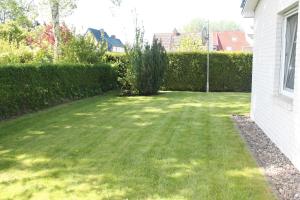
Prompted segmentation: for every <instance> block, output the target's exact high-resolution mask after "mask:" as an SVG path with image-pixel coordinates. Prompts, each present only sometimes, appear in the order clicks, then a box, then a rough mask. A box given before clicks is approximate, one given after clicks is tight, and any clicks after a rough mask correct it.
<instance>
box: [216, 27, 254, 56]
mask: <svg viewBox="0 0 300 200" xmlns="http://www.w3.org/2000/svg"><path fill="white" fill-rule="evenodd" d="M214 45H216V46H217V48H218V50H223V51H226V50H229V51H243V50H244V49H245V48H248V47H249V46H250V44H249V43H248V41H247V38H246V34H245V33H244V32H241V31H225V32H216V33H214Z"/></svg>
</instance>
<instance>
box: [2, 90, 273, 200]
mask: <svg viewBox="0 0 300 200" xmlns="http://www.w3.org/2000/svg"><path fill="white" fill-rule="evenodd" d="M249 102H250V95H249V94H242V93H211V94H206V93H192V92H165V93H163V94H160V95H157V96H152V97H118V96H117V95H116V93H114V92H111V93H108V94H105V95H104V96H99V97H94V98H89V99H85V100H81V101H77V102H73V103H69V104H65V105H61V106H57V107H55V108H51V109H48V110H45V111H42V112H38V113H34V114H29V115H26V116H23V117H20V118H18V119H14V120H9V121H5V122H1V123H0V199H43V200H44V199H129V200H130V199H172V200H174V199H205V200H206V199H220V200H227V199H228V200H229V199H230V200H232V199H233V200H234V199H237V200H241V199H242V200H245V199H253V200H260V199H261V200H268V199H274V196H273V194H272V192H271V190H270V188H269V186H268V184H267V183H266V180H265V178H264V176H263V175H262V173H261V172H260V170H259V168H258V167H257V164H256V162H255V161H254V159H253V158H252V157H251V155H250V153H249V151H248V149H247V147H246V146H245V144H244V142H243V140H242V139H241V137H240V135H239V133H238V131H237V129H236V128H235V125H234V123H233V122H232V120H231V115H232V114H245V113H248V112H249Z"/></svg>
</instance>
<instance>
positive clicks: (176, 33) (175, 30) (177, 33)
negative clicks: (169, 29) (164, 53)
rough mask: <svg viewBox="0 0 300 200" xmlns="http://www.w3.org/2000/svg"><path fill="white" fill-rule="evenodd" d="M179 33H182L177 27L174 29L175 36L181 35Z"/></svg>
mask: <svg viewBox="0 0 300 200" xmlns="http://www.w3.org/2000/svg"><path fill="white" fill-rule="evenodd" d="M179 35H180V33H179V32H178V31H177V29H176V28H174V30H173V36H179Z"/></svg>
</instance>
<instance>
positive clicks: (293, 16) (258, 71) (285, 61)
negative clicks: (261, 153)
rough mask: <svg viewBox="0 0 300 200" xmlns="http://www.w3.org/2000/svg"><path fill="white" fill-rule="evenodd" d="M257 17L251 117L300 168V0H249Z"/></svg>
mask: <svg viewBox="0 0 300 200" xmlns="http://www.w3.org/2000/svg"><path fill="white" fill-rule="evenodd" d="M242 9H243V11H242V14H243V16H244V17H251V18H254V32H255V38H254V48H253V55H254V59H253V81H252V82H253V84H252V85H253V89H252V105H251V117H252V119H253V120H254V121H255V122H256V123H257V124H258V125H259V126H260V127H261V128H262V129H263V131H264V132H265V133H266V134H267V135H268V136H269V137H270V138H271V140H272V141H273V142H274V143H275V144H276V145H277V146H278V147H279V148H280V149H281V151H282V152H283V153H284V154H286V156H287V157H288V158H289V159H290V160H291V161H292V162H293V163H294V165H295V166H296V167H297V168H298V169H300V41H299V40H300V37H299V35H300V29H299V28H298V27H299V14H298V12H299V0H243V1H242Z"/></svg>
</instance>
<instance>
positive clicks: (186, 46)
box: [178, 35, 205, 52]
mask: <svg viewBox="0 0 300 200" xmlns="http://www.w3.org/2000/svg"><path fill="white" fill-rule="evenodd" d="M202 50H205V46H203V44H202V40H201V38H200V37H199V36H195V35H186V36H183V37H182V38H181V39H180V43H179V47H178V51H180V52H192V51H202Z"/></svg>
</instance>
